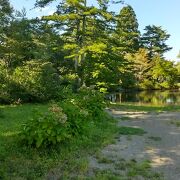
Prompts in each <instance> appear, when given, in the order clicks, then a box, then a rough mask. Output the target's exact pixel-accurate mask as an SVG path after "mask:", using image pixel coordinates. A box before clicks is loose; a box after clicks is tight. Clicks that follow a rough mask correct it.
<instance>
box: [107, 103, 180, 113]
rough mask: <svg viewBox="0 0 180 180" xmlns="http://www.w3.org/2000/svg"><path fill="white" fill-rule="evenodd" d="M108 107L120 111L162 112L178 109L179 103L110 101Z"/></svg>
mask: <svg viewBox="0 0 180 180" xmlns="http://www.w3.org/2000/svg"><path fill="white" fill-rule="evenodd" d="M109 107H110V108H118V110H122V111H144V112H163V111H180V106H179V105H164V106H162V105H160V106H157V105H152V104H140V105H139V104H133V103H121V104H120V103H116V104H115V103H113V104H112V103H111V104H109Z"/></svg>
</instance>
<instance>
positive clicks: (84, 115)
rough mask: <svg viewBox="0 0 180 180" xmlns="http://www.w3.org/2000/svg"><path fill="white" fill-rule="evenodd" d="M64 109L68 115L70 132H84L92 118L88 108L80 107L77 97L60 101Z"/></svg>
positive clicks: (75, 133)
mask: <svg viewBox="0 0 180 180" xmlns="http://www.w3.org/2000/svg"><path fill="white" fill-rule="evenodd" d="M60 106H61V107H62V109H63V111H64V112H65V114H66V115H67V119H68V123H69V133H70V134H71V135H73V136H76V135H79V134H81V135H82V134H83V133H84V128H85V127H86V124H87V123H88V122H89V120H90V116H89V113H88V111H87V110H85V109H84V108H80V107H79V106H78V105H77V104H76V101H75V99H71V100H70V101H69V100H65V101H64V102H61V103H60Z"/></svg>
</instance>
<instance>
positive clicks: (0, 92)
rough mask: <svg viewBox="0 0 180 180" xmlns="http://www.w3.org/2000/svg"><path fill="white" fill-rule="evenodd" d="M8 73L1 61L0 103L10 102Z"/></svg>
mask: <svg viewBox="0 0 180 180" xmlns="http://www.w3.org/2000/svg"><path fill="white" fill-rule="evenodd" d="M8 82H9V79H8V73H7V68H6V67H5V65H4V64H3V63H1V62H0V103H8V102H9V99H10V96H9V93H8Z"/></svg>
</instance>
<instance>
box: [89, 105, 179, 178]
mask: <svg viewBox="0 0 180 180" xmlns="http://www.w3.org/2000/svg"><path fill="white" fill-rule="evenodd" d="M109 113H110V114H111V115H112V116H114V117H116V118H118V119H119V123H118V125H119V126H128V127H139V128H142V129H144V130H145V131H146V132H147V133H146V134H144V135H143V136H137V135H133V136H130V137H129V136H127V135H121V136H120V137H117V138H116V142H115V144H111V145H109V146H107V147H106V148H104V149H103V150H102V152H101V153H102V155H103V156H104V157H106V158H108V159H111V160H112V161H113V164H114V165H112V163H111V164H110V163H99V162H98V160H97V158H96V157H92V158H90V167H91V168H94V169H100V170H106V169H110V170H112V171H113V172H115V165H116V164H117V161H119V160H120V159H122V158H123V159H125V160H127V161H128V160H132V159H135V160H136V161H137V162H142V161H144V160H150V162H151V166H152V170H153V171H155V172H158V173H162V174H163V179H165V180H180V127H177V126H176V125H175V124H172V123H171V122H172V121H180V112H179V113H177V112H163V113H144V112H124V111H118V110H113V109H111V110H109ZM123 116H125V117H129V118H130V119H128V120H124V121H122V120H121V118H122V117H123ZM136 179H138V180H140V179H143V178H142V177H139V178H136ZM132 180H134V179H133V178H132Z"/></svg>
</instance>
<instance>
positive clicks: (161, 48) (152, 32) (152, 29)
mask: <svg viewBox="0 0 180 180" xmlns="http://www.w3.org/2000/svg"><path fill="white" fill-rule="evenodd" d="M144 30H145V31H146V32H145V33H144V34H143V36H142V38H141V43H142V47H144V48H146V49H148V51H149V57H150V58H152V57H153V56H155V55H158V54H159V55H160V56H163V54H164V53H165V52H167V51H169V50H171V49H172V48H171V47H169V46H168V45H167V44H166V41H167V40H168V39H169V37H170V35H169V34H168V33H167V32H166V31H165V30H163V29H162V27H161V26H155V25H153V26H146V27H145V29H144Z"/></svg>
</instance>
